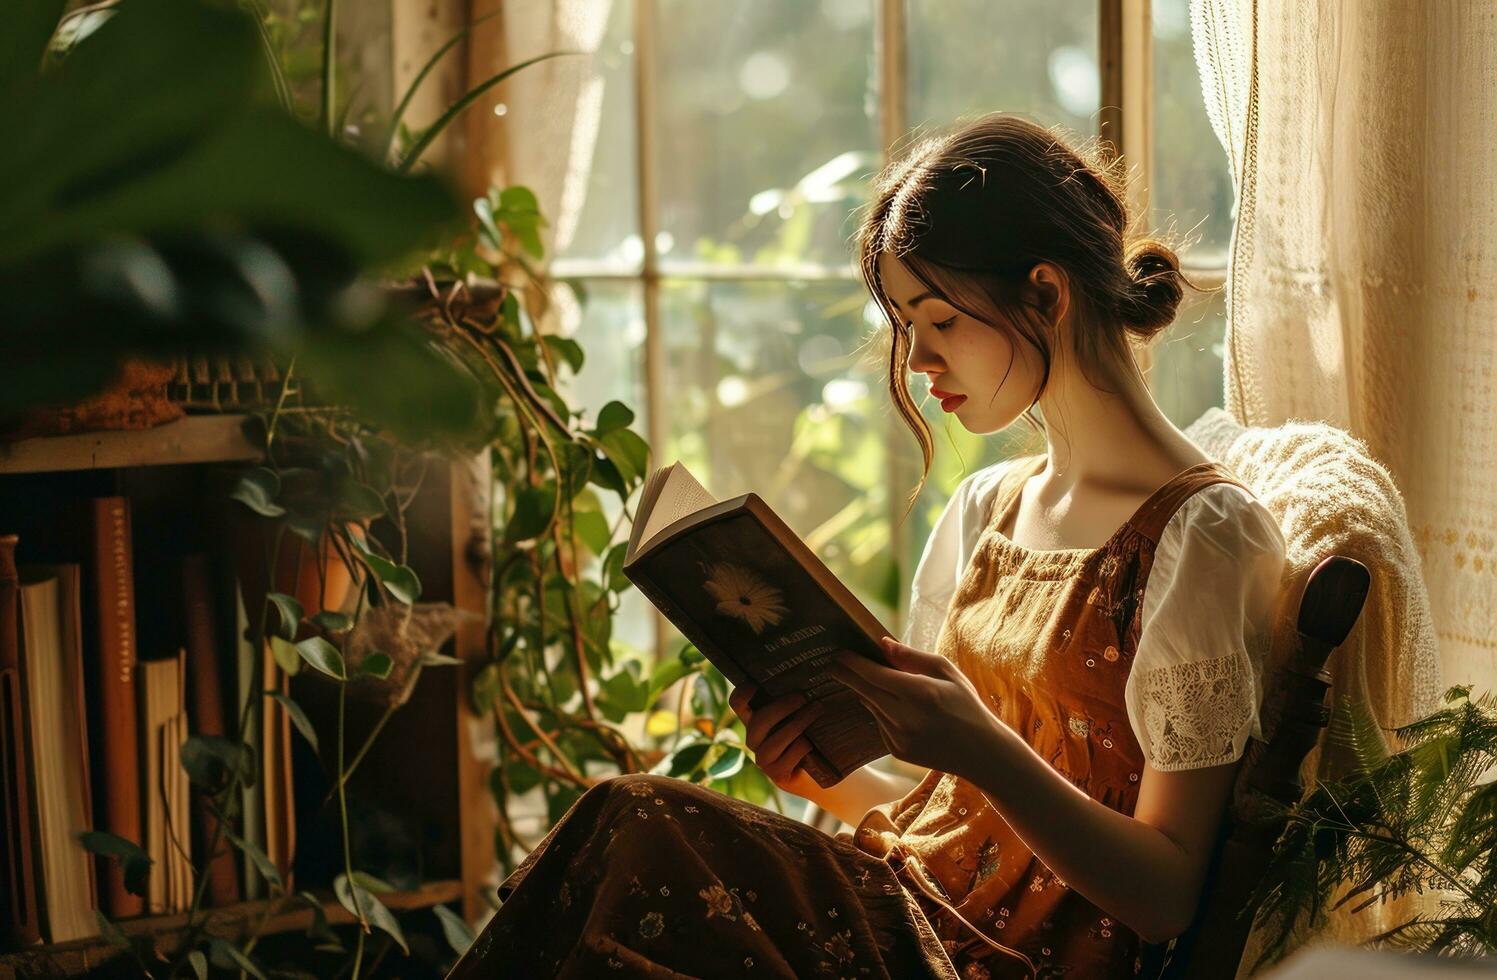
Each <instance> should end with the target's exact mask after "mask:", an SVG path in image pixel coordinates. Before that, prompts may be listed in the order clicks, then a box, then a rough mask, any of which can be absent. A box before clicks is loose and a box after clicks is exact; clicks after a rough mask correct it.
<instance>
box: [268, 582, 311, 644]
mask: <svg viewBox="0 0 1497 980" xmlns="http://www.w3.org/2000/svg"><path fill="white" fill-rule="evenodd" d="M265 598H267V599H269V600H270V603H271V605H273V606H275V611H276V615H277V616H278V617H279V622H278V623H277V626H276V633H277V634H279V635H280V636H283V637H285V638H286V639H288V640H294V639H296V628H297V627H298V626H300V625H301V617H302V608H301V603H300V602H298V601H296V599H294V598H293V597H291V596H289V595H286V594H285V593H284V592H269V593H266V596H265Z"/></svg>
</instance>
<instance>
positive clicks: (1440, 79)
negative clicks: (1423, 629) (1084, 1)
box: [1191, 0, 1497, 690]
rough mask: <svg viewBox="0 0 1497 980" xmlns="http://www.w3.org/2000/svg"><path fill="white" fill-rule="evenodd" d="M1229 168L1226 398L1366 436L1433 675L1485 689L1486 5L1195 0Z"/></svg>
mask: <svg viewBox="0 0 1497 980" xmlns="http://www.w3.org/2000/svg"><path fill="white" fill-rule="evenodd" d="M1191 17H1192V26H1193V31H1194V39H1195V51H1196V60H1197V64H1198V66H1199V68H1200V72H1201V81H1202V86H1203V89H1204V92H1205V96H1206V106H1207V111H1208V113H1209V114H1210V116H1211V122H1212V125H1213V126H1214V127H1215V129H1216V133H1217V136H1218V137H1219V138H1220V139H1221V142H1222V145H1223V146H1224V147H1225V148H1226V150H1227V155H1228V158H1229V160H1230V162H1231V167H1232V173H1233V181H1234V185H1235V187H1236V191H1237V194H1236V197H1237V221H1236V227H1235V230H1234V234H1233V239H1232V244H1231V256H1230V260H1229V269H1228V280H1227V291H1228V296H1227V302H1228V332H1227V345H1226V346H1227V354H1226V397H1227V408H1228V410H1229V411H1230V412H1231V413H1232V414H1233V415H1234V416H1235V417H1237V418H1238V419H1239V420H1240V421H1242V422H1244V423H1245V424H1248V425H1274V424H1277V423H1279V422H1282V421H1285V420H1288V419H1318V420H1324V421H1326V422H1329V423H1331V424H1333V425H1336V426H1339V427H1341V428H1344V429H1346V430H1348V431H1350V432H1351V433H1352V434H1354V435H1356V436H1358V437H1359V438H1361V439H1363V440H1365V441H1366V443H1367V445H1368V447H1369V448H1370V449H1371V450H1372V452H1373V453H1374V454H1375V455H1376V456H1377V457H1378V459H1379V460H1380V461H1381V462H1382V463H1383V464H1384V465H1386V466H1387V467H1388V469H1389V471H1390V472H1391V473H1392V474H1393V476H1394V478H1395V479H1396V480H1397V482H1398V485H1399V487H1400V489H1401V490H1402V491H1403V493H1404V496H1405V499H1406V502H1407V505H1408V514H1409V523H1410V527H1411V529H1412V531H1413V533H1414V538H1415V541H1416V543H1417V544H1418V546H1419V550H1420V555H1421V558H1422V560H1423V564H1424V574H1425V580H1426V583H1427V585H1428V587H1429V593H1430V601H1431V605H1432V609H1433V613H1434V620H1435V628H1436V632H1437V634H1438V636H1439V639H1440V649H1441V658H1442V663H1443V667H1444V675H1445V678H1446V679H1447V681H1448V682H1450V683H1467V682H1469V683H1474V684H1475V685H1476V686H1477V688H1478V689H1479V690H1480V689H1488V690H1494V689H1497V325H1494V320H1497V226H1494V225H1493V222H1492V216H1493V215H1494V214H1497V169H1494V168H1497V164H1494V162H1493V158H1492V155H1491V153H1490V149H1489V145H1488V144H1489V138H1490V137H1489V134H1491V133H1492V132H1494V131H1497V3H1493V2H1491V0H1479V2H1477V0H1473V2H1468V3H1457V2H1454V0H1430V2H1419V3H1343V2H1340V0H1192V3H1191Z"/></svg>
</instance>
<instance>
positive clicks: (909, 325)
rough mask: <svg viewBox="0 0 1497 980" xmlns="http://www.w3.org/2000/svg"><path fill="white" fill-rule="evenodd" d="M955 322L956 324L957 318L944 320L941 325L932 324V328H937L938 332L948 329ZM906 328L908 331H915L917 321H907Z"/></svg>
mask: <svg viewBox="0 0 1497 980" xmlns="http://www.w3.org/2000/svg"><path fill="white" fill-rule="evenodd" d="M955 322H956V317H952V318H951V319H950V320H942V321H941V322H940V323H935V322H932V323H931V326H933V327H935V328H936V329H937V330H945V329H946V328H947V327H949V326H951V325H952V324H953V323H955ZM904 327H905V329H906V330H914V329H915V321H914V320H909V321H906V323H905V325H904Z"/></svg>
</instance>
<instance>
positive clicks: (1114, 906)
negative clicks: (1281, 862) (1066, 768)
mask: <svg viewBox="0 0 1497 980" xmlns="http://www.w3.org/2000/svg"><path fill="white" fill-rule="evenodd" d="M989 732H990V734H989V737H987V738H986V739H982V740H979V742H978V743H977V744H975V745H974V747H973V748H974V751H973V753H972V758H971V761H970V762H969V763H968V765H967V766H966V769H967V771H966V772H965V773H959V774H958V775H961V776H962V777H963V778H964V779H966V780H968V781H969V782H971V783H972V784H973V785H975V786H977V787H978V789H980V790H982V792H983V795H984V796H986V797H987V798H988V801H989V803H991V804H992V806H993V808H994V809H995V810H997V811H998V813H999V814H1000V815H1001V816H1002V817H1003V819H1004V820H1006V821H1008V824H1009V826H1010V827H1012V828H1013V830H1014V833H1016V834H1018V835H1019V837H1020V839H1021V840H1023V841H1024V844H1025V846H1026V847H1028V848H1029V849H1030V850H1031V851H1033V852H1034V854H1035V856H1036V857H1038V858H1039V859H1040V860H1041V861H1043V862H1044V863H1045V865H1046V866H1047V867H1048V868H1050V870H1051V871H1053V872H1054V873H1055V874H1056V875H1057V876H1058V877H1059V878H1060V879H1061V880H1062V881H1064V882H1065V883H1066V884H1067V885H1069V886H1070V887H1071V888H1073V889H1075V890H1076V891H1077V892H1079V893H1080V894H1081V895H1083V896H1085V897H1086V898H1087V900H1088V901H1090V902H1092V903H1093V904H1095V905H1097V906H1098V907H1099V908H1101V909H1103V910H1104V911H1106V912H1108V913H1110V914H1112V915H1114V916H1116V917H1117V918H1118V920H1119V921H1121V922H1122V923H1123V924H1124V925H1127V926H1128V927H1129V928H1131V929H1133V930H1134V931H1135V932H1137V933H1138V934H1139V935H1140V936H1141V937H1143V939H1144V940H1145V941H1147V942H1151V943H1157V942H1164V941H1167V940H1169V939H1173V938H1174V937H1175V936H1178V935H1179V934H1180V933H1182V932H1184V931H1185V929H1186V928H1187V927H1188V926H1189V925H1190V922H1191V919H1192V918H1193V917H1194V915H1195V909H1196V905H1197V903H1198V901H1199V899H1200V892H1201V885H1202V882H1203V881H1204V880H1205V877H1206V866H1207V864H1208V862H1209V861H1210V858H1211V848H1212V845H1213V844H1214V843H1215V841H1216V835H1217V831H1218V828H1219V825H1220V823H1221V820H1222V815H1223V813H1224V811H1225V809H1226V804H1227V800H1228V797H1229V796H1230V794H1231V791H1232V783H1233V778H1234V774H1235V772H1236V764H1235V763H1233V764H1228V765H1220V766H1210V767H1207V768H1202V769H1189V770H1185V771H1183V772H1160V771H1159V770H1157V769H1154V768H1153V767H1152V766H1146V767H1145V768H1144V774H1143V778H1142V781H1141V783H1140V784H1139V795H1138V804H1137V806H1136V807H1135V808H1134V812H1133V816H1131V817H1128V816H1124V815H1123V814H1121V813H1119V812H1117V811H1116V810H1113V809H1111V808H1109V807H1108V806H1106V805H1105V804H1102V803H1100V802H1098V801H1097V800H1094V799H1092V798H1091V797H1089V796H1087V795H1086V794H1085V793H1083V792H1082V791H1081V790H1080V789H1078V788H1076V787H1075V786H1074V785H1072V784H1071V783H1070V782H1069V781H1068V780H1067V779H1066V778H1065V777H1064V776H1062V775H1061V774H1060V773H1059V772H1057V771H1056V770H1055V769H1054V768H1052V767H1051V766H1050V764H1049V763H1047V762H1046V761H1045V760H1044V759H1043V758H1041V757H1040V756H1039V755H1038V754H1037V753H1036V752H1035V751H1034V749H1032V748H1030V746H1029V745H1028V744H1026V743H1025V742H1024V740H1023V739H1021V738H1020V737H1019V736H1018V735H1017V734H1016V733H1015V732H1014V731H1013V729H1011V728H1009V727H1008V726H1007V725H1005V724H1003V723H1002V722H1001V721H999V720H998V719H997V718H993V723H992V725H991V726H989Z"/></svg>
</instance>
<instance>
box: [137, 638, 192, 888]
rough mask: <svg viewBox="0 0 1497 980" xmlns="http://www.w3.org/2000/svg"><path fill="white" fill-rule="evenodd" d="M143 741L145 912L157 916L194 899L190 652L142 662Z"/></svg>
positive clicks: (141, 730)
mask: <svg viewBox="0 0 1497 980" xmlns="http://www.w3.org/2000/svg"><path fill="white" fill-rule="evenodd" d="M139 667H140V669H139V672H138V682H139V689H140V745H141V748H142V749H143V750H144V753H145V754H144V765H143V766H142V768H141V775H142V788H143V790H144V796H145V803H146V812H145V840H144V841H143V843H142V845H141V846H142V847H143V848H144V849H145V852H146V854H147V855H148V856H149V857H150V858H151V862H152V863H151V873H150V877H149V878H148V879H147V893H146V910H147V911H148V912H150V913H151V914H153V915H164V914H167V913H171V912H185V911H187V908H188V906H189V905H190V904H191V902H192V855H191V850H190V848H191V846H192V835H191V834H190V833H188V827H189V825H190V820H189V817H188V812H189V810H188V794H189V787H188V781H187V773H186V771H185V770H184V769H183V768H182V751H181V750H182V742H183V741H185V740H186V738H187V724H186V721H187V712H186V706H185V702H184V698H183V687H184V682H185V675H186V656H185V654H184V653H182V652H180V651H179V652H178V654H177V655H176V656H174V657H166V658H162V659H157V660H142V661H141V662H140V665H139Z"/></svg>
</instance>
